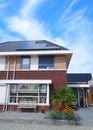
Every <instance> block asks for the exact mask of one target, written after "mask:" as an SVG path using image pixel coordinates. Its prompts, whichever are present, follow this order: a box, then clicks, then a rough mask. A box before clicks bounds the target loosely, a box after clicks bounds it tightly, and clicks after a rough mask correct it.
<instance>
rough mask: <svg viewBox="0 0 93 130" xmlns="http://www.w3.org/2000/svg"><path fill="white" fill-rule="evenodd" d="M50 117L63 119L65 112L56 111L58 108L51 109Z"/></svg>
mask: <svg viewBox="0 0 93 130" xmlns="http://www.w3.org/2000/svg"><path fill="white" fill-rule="evenodd" d="M48 118H49V119H55V120H61V119H63V113H62V112H59V111H56V110H51V111H50V112H49V115H48Z"/></svg>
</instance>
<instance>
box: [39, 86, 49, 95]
mask: <svg viewBox="0 0 93 130" xmlns="http://www.w3.org/2000/svg"><path fill="white" fill-rule="evenodd" d="M39 92H40V96H46V95H47V85H46V84H42V85H40V88H39Z"/></svg>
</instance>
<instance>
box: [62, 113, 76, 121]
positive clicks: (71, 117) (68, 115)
mask: <svg viewBox="0 0 93 130" xmlns="http://www.w3.org/2000/svg"><path fill="white" fill-rule="evenodd" d="M64 119H66V120H75V113H71V112H66V113H64Z"/></svg>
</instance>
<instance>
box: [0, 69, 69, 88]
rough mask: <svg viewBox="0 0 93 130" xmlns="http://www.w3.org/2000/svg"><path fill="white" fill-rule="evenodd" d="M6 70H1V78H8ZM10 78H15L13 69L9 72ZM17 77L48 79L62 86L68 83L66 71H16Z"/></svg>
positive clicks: (54, 84) (55, 85)
mask: <svg viewBox="0 0 93 130" xmlns="http://www.w3.org/2000/svg"><path fill="white" fill-rule="evenodd" d="M6 75H7V73H6V72H0V79H6ZM8 79H13V71H10V72H9V75H8ZM15 79H19V80H22V79H25V80H26V79H28V80H40V79H42V80H43V79H48V80H50V79H51V80H52V81H53V86H54V87H56V88H60V87H62V86H66V85H67V76H66V71H65V70H64V71H62V70H61V71H58V70H57V71H49V70H47V71H16V72H15Z"/></svg>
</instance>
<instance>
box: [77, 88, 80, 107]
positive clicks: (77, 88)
mask: <svg viewBox="0 0 93 130" xmlns="http://www.w3.org/2000/svg"><path fill="white" fill-rule="evenodd" d="M77 89H78V106H79V107H80V96H79V88H77Z"/></svg>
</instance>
